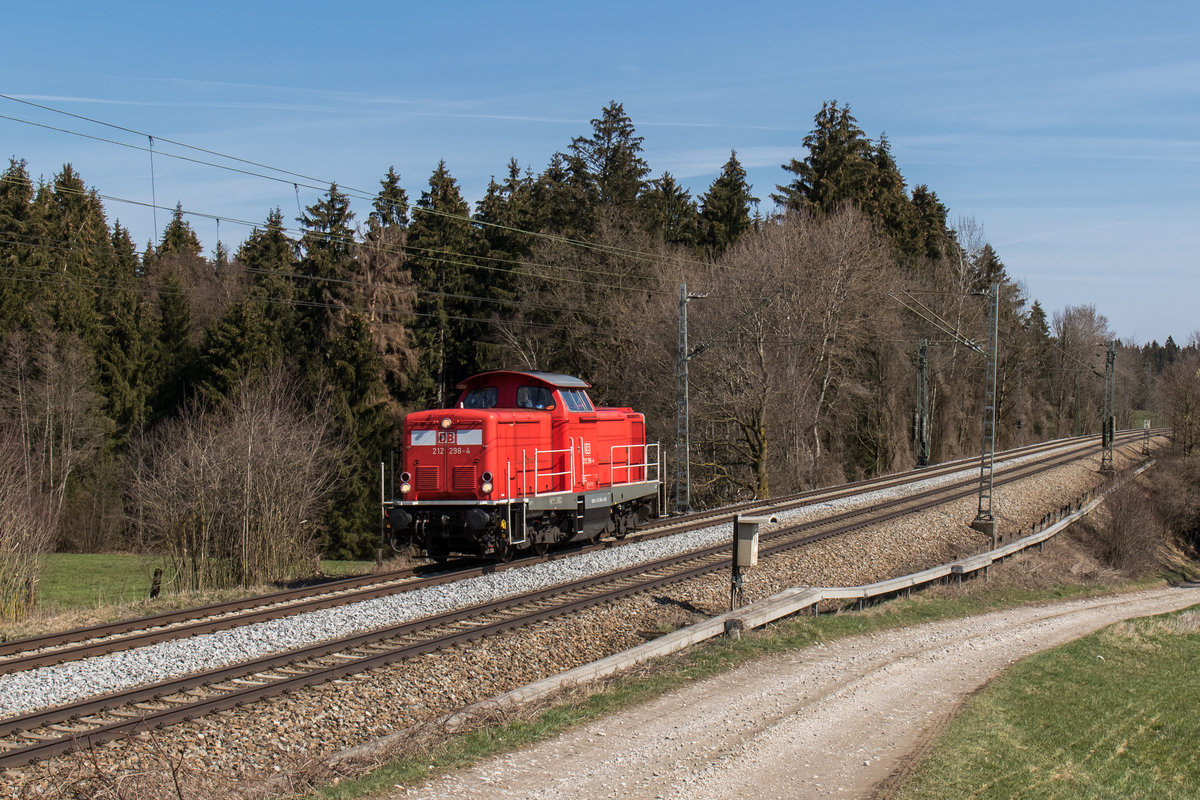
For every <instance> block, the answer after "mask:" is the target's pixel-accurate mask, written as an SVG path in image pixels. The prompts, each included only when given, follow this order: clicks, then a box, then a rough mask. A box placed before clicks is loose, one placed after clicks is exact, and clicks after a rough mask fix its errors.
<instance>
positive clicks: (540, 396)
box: [517, 386, 554, 408]
mask: <svg viewBox="0 0 1200 800" xmlns="http://www.w3.org/2000/svg"><path fill="white" fill-rule="evenodd" d="M517 408H554V393H553V392H551V391H550V390H549V389H547V388H546V387H545V386H521V387H519V388H518V389H517Z"/></svg>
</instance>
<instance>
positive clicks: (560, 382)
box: [455, 369, 591, 389]
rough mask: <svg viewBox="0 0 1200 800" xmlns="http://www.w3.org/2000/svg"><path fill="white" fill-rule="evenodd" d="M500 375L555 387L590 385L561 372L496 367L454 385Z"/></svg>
mask: <svg viewBox="0 0 1200 800" xmlns="http://www.w3.org/2000/svg"><path fill="white" fill-rule="evenodd" d="M500 377H506V378H508V377H516V378H532V379H534V380H538V381H542V382H543V383H548V384H550V385H551V386H554V387H556V388H563V389H587V388H589V387H590V386H591V384H590V383H588V382H587V381H585V380H583V379H582V378H576V377H574V376H572V375H564V374H562V373H561V372H539V371H530V372H521V371H519V370H511V369H496V370H492V371H490V372H481V373H479V374H478V375H473V376H471V377H470V378H467V379H466V380H465V381H463V382H462V383H460V384H459V385H458V386H456V387H455V388H456V389H465V388H467V387H468V386H473V385H476V384H479V383H482V382H484V381H487V380H493V379H495V378H500Z"/></svg>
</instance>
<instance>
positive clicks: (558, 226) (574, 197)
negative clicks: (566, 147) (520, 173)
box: [527, 153, 596, 239]
mask: <svg viewBox="0 0 1200 800" xmlns="http://www.w3.org/2000/svg"><path fill="white" fill-rule="evenodd" d="M595 205H596V202H595V198H594V196H593V193H592V192H590V191H589V186H588V184H586V183H585V181H584V179H582V178H580V177H578V176H577V175H576V174H575V173H574V172H572V170H571V166H570V162H569V159H568V158H567V156H566V155H565V154H563V153H555V154H554V155H553V156H552V157H551V158H550V163H549V164H547V165H546V169H545V170H544V171H543V172H542V173H541V174H540V175H538V177H537V180H536V181H534V182H533V183H532V184H531V185H530V187H529V206H530V212H531V216H532V219H533V224H531V225H529V226H527V228H528V229H529V230H535V231H539V232H542V233H550V234H555V235H558V236H564V237H566V238H568V239H586V238H587V237H588V236H589V235H590V234H591V233H592V232H593V231H594V230H595V227H596V220H595Z"/></svg>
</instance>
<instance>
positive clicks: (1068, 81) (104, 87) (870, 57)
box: [0, 0, 1200, 342]
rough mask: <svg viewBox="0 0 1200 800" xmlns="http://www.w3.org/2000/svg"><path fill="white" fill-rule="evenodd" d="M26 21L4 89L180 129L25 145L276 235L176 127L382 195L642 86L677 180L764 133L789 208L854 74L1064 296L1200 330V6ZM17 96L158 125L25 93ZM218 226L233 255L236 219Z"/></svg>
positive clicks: (686, 180)
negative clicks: (820, 133) (178, 155)
mask: <svg viewBox="0 0 1200 800" xmlns="http://www.w3.org/2000/svg"><path fill="white" fill-rule="evenodd" d="M851 9H853V10H851ZM4 17H5V23H4V24H5V28H6V35H5V37H4V40H5V44H4V47H3V49H0V93H3V94H6V95H11V96H15V97H20V98H23V99H27V100H31V101H34V102H38V103H42V104H45V105H48V106H52V107H54V108H57V109H61V110H65V111H69V112H71V113H74V114H78V115H81V116H87V117H92V118H95V119H98V120H103V121H105V122H109V123H113V124H116V125H120V126H123V127H126V128H129V129H133V130H135V131H140V132H145V133H149V134H152V135H154V136H155V137H156V138H157V139H158V140H159V141H157V142H156V145H155V148H156V151H158V153H159V155H157V156H156V157H155V159H154V181H153V186H152V184H151V179H150V158H149V155H148V154H147V153H146V152H144V151H141V150H134V149H129V148H125V147H120V146H117V145H113V144H108V143H103V142H97V141H91V140H87V139H82V138H79V137H77V136H73V135H71V134H67V133H59V132H55V131H50V130H47V129H44V128H37V127H34V126H31V125H29V124H26V123H23V122H16V121H12V120H10V119H0V156H2V157H8V156H16V157H18V158H24V159H26V160H27V161H28V162H29V169H30V171H31V173H32V174H33V175H34V176H35V177H36V176H44V177H46V178H49V177H50V176H51V175H53V174H54V173H55V172H56V171H57V170H58V169H59V168H60V167H61V166H62V164H63V163H64V162H71V163H72V164H74V165H75V167H76V169H78V170H79V172H80V173H81V174H82V176H83V178H84V180H85V181H86V182H87V183H88V184H89V185H92V186H94V187H96V189H97V190H98V191H99V192H101V193H102V194H105V195H110V196H112V197H114V198H124V199H128V200H135V201H140V202H143V203H148V202H150V199H151V195H152V191H153V194H154V195H155V196H156V197H157V202H158V204H159V205H161V206H168V207H171V206H174V204H175V203H176V202H181V203H182V204H183V206H184V208H185V209H186V210H190V211H197V212H202V213H206V214H210V215H215V216H218V217H221V218H222V219H223V222H222V223H221V225H220V236H221V240H222V241H224V242H225V243H226V244H227V245H232V244H236V243H237V242H238V241H240V240H241V239H242V238H243V237H244V236H245V235H246V233H247V232H248V229H247V228H246V227H244V226H241V225H239V224H237V223H236V222H235V220H247V221H249V222H252V223H261V222H262V221H263V220H264V219H265V218H266V215H267V213H268V211H269V210H270V209H272V208H274V207H275V206H279V207H281V208H282V209H283V213H284V215H285V219H288V220H289V221H290V220H291V218H292V217H294V216H295V214H296V206H297V197H296V191H295V189H294V188H293V187H292V186H291V185H290V183H287V182H284V183H280V182H273V181H268V180H264V179H261V178H256V177H252V176H248V175H242V174H237V173H233V172H228V171H223V170H217V169H214V168H212V167H207V166H202V165H197V164H188V163H186V162H180V161H175V160H172V159H169V158H167V157H165V155H163V152H164V151H166V150H175V151H176V152H182V151H180V150H179V148H172V147H171V146H170V145H167V144H165V143H163V142H162V141H161V140H163V139H174V140H177V141H179V142H183V143H186V144H191V145H195V146H199V147H203V148H207V149H209V150H213V151H217V152H220V153H227V154H231V155H235V156H238V157H240V158H244V159H248V160H252V161H257V162H261V163H263V164H267V165H270V166H273V167H279V168H282V169H285V170H291V171H293V172H297V173H302V174H304V175H309V176H313V177H316V178H320V179H322V180H324V181H330V180H336V181H337V182H338V183H339V184H341V185H344V186H349V187H356V188H360V189H364V190H367V191H374V190H375V189H376V188H377V187H378V181H379V179H380V178H381V177H382V176H383V174H384V173H385V172H386V171H387V168H388V167H389V166H392V165H394V166H395V167H396V169H397V171H398V172H400V174H401V178H402V182H403V184H404V186H405V188H406V189H407V191H408V193H409V196H410V198H413V199H415V198H416V197H417V196H418V195H419V194H420V191H421V189H422V187H424V186H425V185H426V184H427V182H428V178H429V175H430V173H431V172H432V171H433V169H434V167H435V166H436V165H437V162H438V160H439V159H445V161H446V163H447V167H448V169H449V170H450V172H451V174H452V175H453V176H454V177H455V178H456V179H457V180H458V182H459V184H460V185H461V186H462V189H463V193H464V195H465V196H466V197H467V198H468V199H469V200H472V201H474V200H478V199H479V198H480V197H481V196H482V194H483V191H484V188H485V187H486V185H487V181H488V179H489V178H490V177H491V176H492V175H496V176H498V177H499V176H501V175H503V174H504V173H505V172H506V165H507V163H508V161H509V159H511V158H516V159H517V160H518V162H519V163H520V164H521V165H522V167H529V168H532V169H533V170H534V171H535V172H538V171H541V170H542V169H543V168H544V167H545V166H546V164H547V162H548V161H549V159H550V157H551V155H552V154H553V153H554V152H555V151H559V150H564V149H566V147H567V146H568V145H569V143H570V141H571V139H572V137H574V136H579V135H587V134H589V133H590V124H589V120H591V119H592V118H594V117H596V116H598V115H599V113H600V111H601V109H602V108H603V107H604V106H605V105H606V104H607V103H608V102H609V101H611V100H617V101H619V102H621V103H623V104H624V107H625V110H626V113H628V114H629V116H630V117H631V118H632V120H633V122H634V124H635V126H636V128H637V132H638V133H639V134H640V135H641V136H643V137H644V139H645V141H644V147H645V156H646V159H647V161H648V162H649V164H650V166H651V168H652V169H653V171H654V174H655V176H657V175H660V174H661V173H662V172H664V171H668V172H670V173H671V174H672V175H674V176H675V177H676V179H678V180H679V181H680V182H681V183H683V184H684V185H685V186H686V187H688V188H689V189H690V190H691V192H692V194H693V196H697V197H698V196H699V195H700V194H702V193H703V192H704V191H705V189H706V188H707V187H708V185H709V184H710V183H711V182H712V180H713V178H714V177H715V176H716V174H717V173H718V171H719V170H720V168H721V166H722V164H724V162H725V161H726V160H727V159H728V157H729V152H730V150H736V151H737V153H738V158H739V160H741V162H742V163H743V165H744V166H745V167H746V169H747V173H748V176H749V180H750V182H751V183H752V185H753V188H754V190H755V194H756V195H758V196H759V197H760V198H762V201H763V202H762V210H764V211H769V210H771V209H772V207H773V206H772V203H771V201H770V199H769V198H770V194H771V192H773V191H775V186H776V184H779V183H784V182H786V181H787V180H788V178H789V177H791V176H790V175H789V174H788V173H785V172H784V171H783V170H782V169H781V168H780V165H781V164H783V163H784V162H786V161H788V160H790V159H791V158H794V157H795V158H802V157H803V156H804V150H803V147H802V144H801V142H802V140H803V137H804V135H805V133H807V132H808V131H809V130H810V129H811V128H812V120H813V115H814V114H815V113H816V112H817V110H818V109H819V108H820V106H821V103H822V101H824V100H828V99H835V98H836V99H837V100H839V101H841V102H842V103H847V104H849V105H850V107H851V109H852V111H853V113H854V115H855V116H856V117H857V119H858V122H859V125H860V127H862V128H863V130H864V131H866V133H867V134H868V135H869V136H871V137H872V138H876V137H878V136H879V135H880V134H881V133H884V132H886V134H887V136H888V138H889V139H890V141H891V143H892V150H893V153H894V155H895V157H896V160H897V163H898V164H899V166H900V169H901V171H902V172H903V174H904V176H905V178H906V180H907V182H908V184H909V186H910V187H911V186H914V185H917V184H927V185H928V186H929V187H930V188H931V189H933V190H934V191H936V192H937V193H938V195H939V197H940V198H941V199H942V201H943V202H944V203H945V204H946V205H947V206H948V207H949V209H950V215H951V222H952V223H953V222H955V221H957V220H958V219H959V218H964V217H965V218H971V219H973V220H974V221H975V222H976V223H977V224H978V225H980V226H981V227H982V228H983V231H984V233H985V235H986V237H987V239H988V240H989V241H990V242H991V243H992V245H993V247H995V249H996V250H997V252H998V253H999V255H1000V258H1001V259H1002V260H1003V261H1004V263H1005V264H1006V265H1007V267H1008V271H1009V274H1010V275H1011V276H1013V277H1014V278H1015V279H1018V280H1021V281H1023V282H1024V283H1025V285H1026V287H1027V292H1028V295H1029V297H1030V298H1031V299H1037V300H1039V301H1041V303H1042V305H1043V306H1044V307H1045V308H1046V309H1047V312H1048V313H1052V312H1053V311H1054V310H1056V309H1062V308H1064V307H1065V306H1068V305H1080V304H1092V305H1094V306H1096V308H1097V310H1098V311H1099V312H1100V313H1102V314H1104V315H1106V316H1107V317H1108V319H1109V321H1110V323H1111V325H1112V327H1113V329H1114V331H1115V332H1116V334H1117V335H1119V336H1121V337H1122V338H1124V339H1126V340H1131V339H1132V340H1137V341H1140V342H1146V341H1150V340H1152V339H1157V340H1158V341H1160V342H1161V341H1163V340H1165V338H1166V337H1167V335H1173V336H1174V337H1175V338H1176V340H1177V341H1180V342H1183V341H1184V340H1186V339H1187V338H1188V337H1189V335H1190V334H1192V333H1193V332H1195V331H1198V330H1200V314H1198V313H1197V311H1196V306H1197V299H1198V298H1200V268H1198V267H1200V264H1198V260H1200V259H1198V258H1197V252H1198V251H1200V4H1196V3H1194V2H1153V0H1151V2H1147V3H1142V4H1138V5H1137V6H1134V5H1132V4H1125V3H1121V4H1118V3H1109V2H1089V3H1082V2H1045V1H1044V0H1043V2H1037V3H1029V2H1009V3H1005V4H988V5H986V6H985V5H984V4H967V3H951V2H944V3H943V2H924V3H922V2H917V3H896V2H887V3H884V2H874V1H873V0H872V1H868V2H860V3H856V4H853V5H850V4H830V3H808V2H793V3H788V2H755V1H754V0H749V1H748V2H742V3H740V4H732V3H712V2H702V1H701V2H697V1H695V0H694V1H693V2H653V0H648V1H646V2H640V3H632V2H624V1H623V0H621V1H618V2H611V1H610V2H605V3H594V4H572V3H545V2H510V3H498V2H488V3H483V2H458V3H448V4H434V3H409V2H387V3H384V2H378V3H376V2H360V3H355V4H350V5H347V6H341V7H339V6H337V5H336V4H331V3H323V4H315V3H309V2H292V3H288V4H279V5H278V7H268V6H267V5H266V4H254V3H246V2H243V3H227V2H211V3H207V4H187V5H184V4H175V3H140V2H138V3H118V4H99V3H82V2H81V3H56V2H44V3H21V4H9V6H8V7H7V8H6V9H5V14H4ZM0 114H3V115H5V116H6V117H15V118H18V119H21V120H26V121H28V122H38V123H42V124H45V125H51V126H54V127H59V128H65V129H70V130H73V131H80V132H86V133H89V134H92V135H95V136H101V137H105V138H109V139H113V140H117V141H120V142H124V143H127V144H132V145H136V146H137V147H142V148H144V147H146V146H147V144H148V142H147V140H146V138H145V137H144V136H138V135H135V134H131V133H126V132H122V131H117V130H113V129H111V128H105V127H102V126H97V125H94V124H89V123H86V122H83V121H80V120H76V119H71V118H68V117H64V116H61V115H56V114H52V113H49V112H46V111H43V110H40V109H36V108H32V107H29V106H26V105H22V104H20V103H16V102H13V101H10V100H3V99H0ZM189 155H191V156H193V157H200V158H203V159H206V160H211V159H210V157H208V156H203V155H197V154H196V153H190V154H189ZM254 171H260V170H257V169H255V170H254ZM318 194H319V192H317V191H316V190H310V189H306V188H303V187H301V188H300V191H299V201H300V203H301V204H303V205H308V204H310V203H312V202H313V201H314V200H315V199H316V197H317V196H318ZM356 208H357V210H358V211H359V216H360V219H361V217H362V216H363V215H364V214H365V212H366V210H367V204H366V203H365V202H363V203H360V204H358V206H357V207H356ZM106 209H107V212H108V215H109V219H110V221H111V220H112V219H114V218H116V219H120V221H121V223H122V224H123V225H126V226H127V227H129V228H130V229H131V230H132V231H133V232H134V235H135V239H136V240H137V241H138V242H139V245H141V244H144V243H145V242H146V241H147V240H148V239H150V238H151V237H152V236H153V232H154V230H155V223H154V216H153V214H152V212H151V211H150V210H149V209H148V208H146V207H144V206H138V205H133V204H128V203H123V202H120V201H118V200H109V201H106ZM166 216H167V215H166V213H164V212H161V211H160V212H159V213H158V228H159V230H161V228H162V226H163V225H164V224H165V222H166ZM192 225H193V227H194V228H195V229H196V231H197V232H198V233H199V234H200V237H201V239H202V241H203V243H204V246H205V249H206V251H210V252H211V250H212V249H213V247H214V246H215V244H216V239H217V224H216V223H215V222H214V221H212V220H211V219H205V218H197V219H193V220H192Z"/></svg>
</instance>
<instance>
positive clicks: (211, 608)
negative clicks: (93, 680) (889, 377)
mask: <svg viewBox="0 0 1200 800" xmlns="http://www.w3.org/2000/svg"><path fill="white" fill-rule="evenodd" d="M1123 435H1124V436H1128V437H1129V438H1136V437H1138V436H1140V435H1141V432H1134V431H1130V432H1123ZM1091 438H1094V437H1075V438H1072V439H1065V440H1055V441H1052V442H1039V443H1036V444H1033V445H1028V446H1026V447H1023V448H1016V449H1014V450H1011V451H1009V452H1008V453H1006V454H1005V458H1008V459H1011V458H1017V457H1021V456H1022V455H1025V454H1030V453H1037V452H1043V451H1047V450H1053V449H1058V448H1062V447H1075V446H1080V445H1086V444H1087V443H1088V442H1089V441H1090V439H1091ZM972 463H973V460H972V459H961V460H958V461H953V462H947V463H944V464H939V465H935V466H933V467H926V468H922V469H920V470H912V471H909V472H905V473H898V474H895V475H887V476H880V477H876V478H870V479H866V480H863V481H858V482H855V483H851V484H844V485H841V486H838V487H834V488H822V489H813V490H809V491H806V492H800V493H797V494H793V495H787V496H783V497H780V498H775V499H772V500H768V501H747V502H745V503H740V504H735V505H733V506H727V507H724V508H721V509H718V510H715V511H709V512H697V513H695V514H692V515H688V516H687V517H680V518H675V519H673V520H671V522H670V523H665V524H663V525H658V526H651V527H648V528H645V529H643V530H644V532H642V533H640V534H639V535H637V536H636V538H634V539H629V540H626V541H625V542H614V541H611V540H609V541H605V542H602V543H598V544H594V545H590V546H585V547H583V548H575V549H571V550H563V551H556V552H555V553H551V554H548V555H545V556H533V557H530V558H527V559H520V560H516V561H513V562H509V563H502V564H487V565H483V566H476V567H469V568H467V569H459V570H451V571H449V572H445V571H439V572H437V574H435V575H433V576H432V577H428V578H417V579H416V580H412V581H410V582H408V583H401V584H398V583H397V582H399V581H403V580H405V579H407V578H413V577H414V576H416V575H417V574H418V573H420V572H422V571H425V570H428V569H429V568H425V567H409V568H406V569H401V570H394V571H391V572H387V573H380V574H376V575H363V576H355V577H351V578H343V579H340V580H336V581H330V582H326V583H321V584H316V585H313V586H305V587H300V588H297V589H291V590H285V591H282V592H275V593H271V594H267V595H258V596H255V597H248V598H240V599H236V600H229V601H224V602H221V603H214V604H211V605H207V606H199V607H193V608H187V609H180V610H177V611H170V612H163V613H160V614H155V615H151V616H148V617H141V618H133V619H126V620H120V621H118V622H114V623H102V624H98V625H93V626H89V627H86V628H78V629H74V630H69V631H62V632H58V633H51V634H44V635H41V636H35V637H29V638H23V639H17V640H12V641H8V642H0V675H3V674H6V673H11V672H18V671H22V670H28V669H34V668H37V667H41V666H47V665H51V664H59V663H63V662H65V661H70V660H79V659H83V658H88V657H92V656H96V655H104V654H107V653H112V652H117V651H121V650H128V649H133V648H135V647H139V646H143V645H147V644H154V643H158V642H162V641H167V640H170V639H178V638H184V637H187V636H195V635H200V634H204V633H212V632H214V631H219V630H228V629H230V628H235V627H239V626H241V625H245V624H251V623H254V622H260V621H263V620H268V619H277V618H280V617H284V616H289V615H294V614H299V613H304V612H307V611H314V610H318V609H324V608H332V607H336V606H339V605H344V604H349V603H353V602H358V601H361V600H369V599H372V598H376V597H381V596H385V595H388V594H394V593H398V592H405V591H411V590H414V589H419V588H423V587H427V586H436V585H439V584H442V583H447V582H451V581H455V580H461V579H463V578H468V577H472V576H475V575H479V574H482V573H483V572H487V571H501V570H506V569H513V568H517V567H521V566H525V565H528V564H531V563H538V562H542V561H551V560H554V559H556V558H562V557H564V556H565V555H570V554H574V553H578V552H588V551H589V550H595V549H600V548H604V547H612V546H620V544H623V543H628V542H629V541H641V540H647V539H654V538H660V537H663V536H671V535H674V534H676V533H679V532H684V531H688V530H695V529H697V528H701V527H707V526H708V525H711V524H720V523H721V522H724V521H728V520H730V519H732V518H733V515H734V513H736V512H737V511H739V510H745V509H764V508H772V509H783V508H794V507H796V505H798V504H805V503H812V502H817V501H818V500H828V499H836V498H839V497H846V496H853V495H855V494H858V493H861V492H862V491H863V490H864V489H865V488H876V489H878V488H886V487H888V486H896V485H903V484H905V483H908V482H911V481H912V480H913V479H914V477H915V476H918V475H920V476H922V477H935V476H938V475H942V474H948V473H952V472H956V471H958V470H959V469H962V468H964V467H965V466H968V465H970V464H972ZM433 569H436V568H433ZM305 598H310V599H307V600H306V599H305ZM241 612H249V613H244V614H243V613H241ZM127 633H134V635H131V636H122V634H127ZM114 637H120V638H114Z"/></svg>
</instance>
